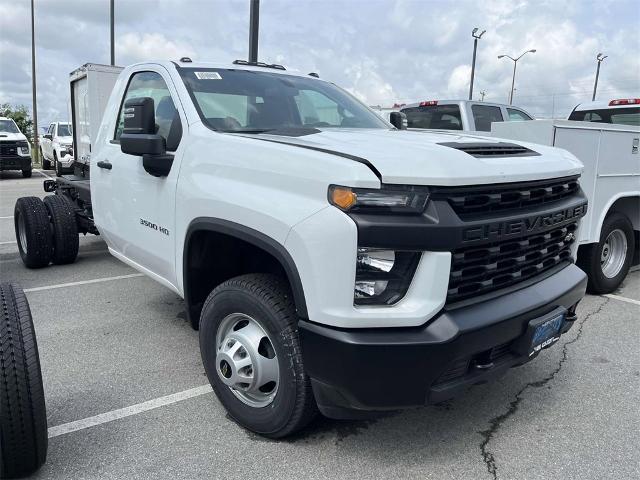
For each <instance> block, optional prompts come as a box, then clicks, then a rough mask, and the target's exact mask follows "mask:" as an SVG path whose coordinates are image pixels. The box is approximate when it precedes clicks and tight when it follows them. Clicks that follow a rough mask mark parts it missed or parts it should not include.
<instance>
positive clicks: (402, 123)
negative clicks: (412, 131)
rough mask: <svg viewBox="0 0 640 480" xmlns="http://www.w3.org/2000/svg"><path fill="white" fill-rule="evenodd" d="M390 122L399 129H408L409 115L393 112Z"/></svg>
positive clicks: (390, 115)
mask: <svg viewBox="0 0 640 480" xmlns="http://www.w3.org/2000/svg"><path fill="white" fill-rule="evenodd" d="M389 122H391V125H393V126H394V127H396V128H397V129H398V130H406V129H407V116H406V115H405V114H404V113H402V112H391V113H390V114H389Z"/></svg>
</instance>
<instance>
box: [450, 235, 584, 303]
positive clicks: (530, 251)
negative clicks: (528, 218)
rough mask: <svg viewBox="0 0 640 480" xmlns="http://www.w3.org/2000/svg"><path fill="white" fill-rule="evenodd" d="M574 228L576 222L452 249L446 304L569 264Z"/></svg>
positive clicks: (504, 286)
mask: <svg viewBox="0 0 640 480" xmlns="http://www.w3.org/2000/svg"><path fill="white" fill-rule="evenodd" d="M577 228H578V224H577V222H576V223H571V224H568V225H564V226H559V227H556V228H552V229H550V230H547V231H545V232H541V233H535V234H533V235H530V236H526V237H521V238H518V239H515V240H503V241H497V242H493V243H486V244H483V245H481V246H473V247H464V248H459V249H457V250H454V251H453V252H452V256H451V272H450V275H449V289H448V292H447V303H448V304H451V303H455V302H459V301H462V300H466V299H468V298H471V297H477V296H479V295H484V294H487V293H491V292H493V291H495V290H499V289H502V288H506V287H509V286H511V285H513V284H516V283H519V282H522V281H524V280H527V279H529V278H533V277H535V276H537V275H540V274H542V273H544V272H546V271H547V270H549V269H551V268H553V267H555V266H556V265H558V264H560V263H562V262H565V261H571V245H572V244H573V242H574V241H575V237H576V235H575V232H576V230H577Z"/></svg>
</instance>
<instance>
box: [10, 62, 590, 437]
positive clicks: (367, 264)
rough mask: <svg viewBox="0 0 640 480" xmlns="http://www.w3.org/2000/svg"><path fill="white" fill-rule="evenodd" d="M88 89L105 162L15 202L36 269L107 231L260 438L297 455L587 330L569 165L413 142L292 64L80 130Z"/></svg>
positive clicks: (138, 104) (486, 144)
mask: <svg viewBox="0 0 640 480" xmlns="http://www.w3.org/2000/svg"><path fill="white" fill-rule="evenodd" d="M102 74H104V75H108V76H109V79H112V78H113V74H112V72H106V73H104V72H103V73H102ZM100 75H101V73H100V72H99V71H98V70H97V69H96V78H98V79H99V78H100ZM73 80H74V77H73V75H72V89H71V92H72V98H71V101H72V105H74V108H73V110H74V113H73V115H72V117H73V132H74V137H75V143H76V152H77V155H78V158H82V157H83V156H88V154H89V152H90V166H89V167H88V168H87V165H86V164H83V165H82V168H80V167H76V172H77V173H78V174H77V175H74V176H63V177H60V178H57V179H56V180H47V181H45V185H44V187H45V190H46V191H48V192H52V193H53V195H49V196H47V197H45V199H44V202H43V201H42V200H40V199H39V198H35V197H28V198H21V199H19V200H18V201H17V204H16V208H15V226H16V235H17V238H18V247H19V250H20V254H21V256H22V259H23V261H24V263H25V264H26V265H27V266H29V267H43V266H46V265H48V264H49V263H51V262H53V263H68V262H73V261H74V259H75V257H76V255H77V252H78V247H77V245H78V244H77V236H78V233H94V234H98V233H99V234H100V235H101V236H102V237H103V238H104V239H105V241H106V243H107V245H108V247H109V251H110V252H111V253H112V254H113V255H114V256H115V257H117V258H118V259H120V260H122V261H123V262H125V263H127V264H129V265H131V266H133V267H134V268H136V269H138V270H139V271H141V272H144V273H145V274H147V275H148V276H150V277H151V278H153V279H155V280H157V281H158V282H159V283H161V284H162V285H164V286H166V287H167V288H169V289H171V290H173V291H174V292H176V293H177V294H178V295H180V296H181V297H183V298H184V301H185V304H186V310H187V314H188V318H189V320H190V321H191V324H192V325H193V327H194V328H197V329H199V336H200V350H201V354H202V360H203V363H204V366H205V370H206V372H207V375H208V378H209V381H210V382H211V385H212V387H213V389H214V391H215V393H216V394H217V396H218V398H219V399H220V401H221V403H222V404H223V405H224V406H225V407H226V409H227V410H228V412H229V413H230V415H231V416H232V417H233V418H234V419H235V420H236V421H238V422H239V423H240V424H241V425H243V426H245V427H246V428H249V429H251V430H253V431H255V432H258V433H260V434H262V435H265V436H269V437H282V436H285V435H288V434H291V433H292V432H294V431H296V430H298V429H300V428H302V427H304V425H306V424H307V423H308V422H309V421H310V419H311V418H312V417H313V416H314V415H315V414H316V413H317V412H318V410H319V411H320V412H321V413H323V414H325V415H327V416H329V417H332V418H361V417H362V416H366V415H371V414H372V412H376V411H383V410H390V409H393V410H395V409H400V408H405V407H410V406H416V405H424V404H426V403H436V402H442V401H444V400H446V399H448V398H451V397H452V396H454V395H456V394H459V393H461V392H462V391H464V390H465V389H466V388H468V387H469V386H471V385H474V384H477V383H482V382H486V381H487V380H490V379H493V378H496V377H497V376H499V375H501V374H502V373H504V372H505V371H506V370H507V369H509V368H510V367H514V366H517V365H521V364H523V363H525V362H528V361H529V360H531V359H533V358H535V357H536V356H537V355H539V354H540V352H541V351H542V350H543V349H544V348H546V347H549V346H551V345H553V344H554V343H555V342H556V341H557V340H558V338H559V337H560V336H561V335H562V334H563V333H565V332H566V331H567V330H569V329H570V328H571V327H572V325H574V323H575V321H576V318H577V316H576V306H577V304H578V302H579V301H580V300H581V298H582V297H583V295H584V292H585V289H586V276H585V274H584V272H582V270H580V269H579V268H578V267H576V265H575V264H574V259H575V255H576V249H577V241H576V238H577V235H579V231H580V229H579V225H580V219H581V218H582V217H583V216H584V215H585V213H586V212H587V202H586V199H585V196H584V194H583V193H582V190H581V187H580V179H579V176H580V173H581V171H582V165H581V164H580V162H579V161H578V160H577V159H576V158H575V157H574V156H573V155H572V154H570V153H568V152H566V151H563V150H559V149H555V148H552V147H545V146H533V145H531V144H527V143H520V142H517V143H515V142H505V141H499V140H495V139H488V140H487V139H484V140H483V139H478V138H475V137H469V136H466V135H463V134H456V135H453V134H451V133H450V132H449V133H444V132H443V133H438V132H423V133H419V132H410V131H407V130H406V129H401V128H400V129H397V128H394V127H393V126H392V125H391V124H389V123H387V122H385V121H384V120H383V119H381V118H380V117H379V116H378V115H376V114H375V113H374V112H373V111H372V110H371V109H369V108H368V107H367V106H365V105H364V104H362V103H360V102H359V101H358V100H356V99H355V98H354V97H353V96H351V95H350V94H348V93H347V92H345V91H344V90H342V89H340V88H338V87H337V86H335V85H334V84H332V83H330V82H327V81H325V80H322V79H320V78H317V76H316V75H315V74H314V75H305V74H300V73H294V72H291V71H287V70H285V68H284V67H282V66H280V65H267V64H264V63H249V62H246V61H239V60H237V61H235V62H233V63H232V64H211V63H194V62H192V61H191V60H190V59H188V58H183V59H181V61H179V62H169V61H166V62H165V61H163V62H155V63H153V62H150V63H140V64H136V65H132V66H129V67H127V68H125V69H124V70H122V71H121V72H120V73H119V75H118V77H117V80H116V81H115V84H114V85H113V88H112V92H111V95H110V96H109V99H108V101H107V102H106V103H105V104H104V112H103V113H104V114H103V115H102V119H101V123H100V125H99V126H98V125H94V124H87V125H82V121H83V120H82V119H83V118H84V119H85V120H88V121H89V122H90V123H91V122H93V121H94V120H95V118H96V117H95V115H94V114H97V112H92V111H91V110H92V109H93V108H94V107H93V106H96V105H97V107H96V108H98V109H99V106H100V102H98V101H95V102H94V101H93V95H94V94H97V95H100V92H97V93H96V92H94V91H93V90H92V85H95V86H96V88H100V87H98V85H100V81H99V80H98V81H97V82H91V78H89V82H88V83H87V84H86V86H87V89H86V91H84V90H82V89H75V88H73ZM109 81H111V80H105V85H106V82H109ZM103 86H104V85H103ZM78 92H83V93H82V95H84V96H85V100H84V104H85V105H87V106H88V111H87V113H86V115H84V116H81V115H79V108H78V103H79V98H77V95H78ZM100 113H102V112H100ZM400 126H401V125H400ZM83 131H85V132H96V133H95V135H94V134H92V133H88V134H87V140H88V141H89V142H88V143H89V148H86V147H85V150H84V153H82V152H83V150H82V148H83V147H81V145H79V144H78V143H79V142H80V141H81V140H80V139H81V138H82V132H83Z"/></svg>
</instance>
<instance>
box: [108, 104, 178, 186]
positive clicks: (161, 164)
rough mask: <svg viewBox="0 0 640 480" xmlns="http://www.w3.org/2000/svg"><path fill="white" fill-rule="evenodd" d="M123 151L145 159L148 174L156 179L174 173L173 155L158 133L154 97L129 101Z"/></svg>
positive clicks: (123, 134) (121, 147) (126, 106)
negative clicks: (168, 152) (172, 166)
mask: <svg viewBox="0 0 640 480" xmlns="http://www.w3.org/2000/svg"><path fill="white" fill-rule="evenodd" d="M120 150H121V151H122V153H126V154H129V155H136V156H141V157H142V166H143V167H144V169H145V171H146V172H147V173H149V174H150V175H153V176H154V177H166V176H167V175H168V174H169V172H170V171H171V165H172V164H173V155H169V154H167V146H166V140H165V139H164V137H163V136H161V135H158V134H157V133H156V117H155V105H154V102H153V98H151V97H141V98H130V99H129V100H127V101H126V102H125V104H124V129H123V131H122V135H120Z"/></svg>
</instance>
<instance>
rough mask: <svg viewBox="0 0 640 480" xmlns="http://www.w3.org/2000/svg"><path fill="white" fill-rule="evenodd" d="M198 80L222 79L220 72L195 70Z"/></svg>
mask: <svg viewBox="0 0 640 480" xmlns="http://www.w3.org/2000/svg"><path fill="white" fill-rule="evenodd" d="M194 73H195V74H196V78H197V79H198V80H222V77H221V76H220V74H219V73H218V72H194Z"/></svg>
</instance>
